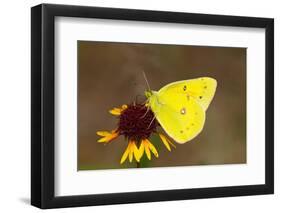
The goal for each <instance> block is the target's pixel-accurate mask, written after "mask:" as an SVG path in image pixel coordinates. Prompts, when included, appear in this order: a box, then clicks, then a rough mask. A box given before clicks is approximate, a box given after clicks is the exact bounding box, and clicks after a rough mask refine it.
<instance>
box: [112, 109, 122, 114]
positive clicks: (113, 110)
mask: <svg viewBox="0 0 281 213" xmlns="http://www.w3.org/2000/svg"><path fill="white" fill-rule="evenodd" d="M121 112H122V110H121V109H119V108H114V109H112V110H109V113H110V114H112V115H120V114H121Z"/></svg>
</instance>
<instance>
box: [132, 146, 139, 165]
mask: <svg viewBox="0 0 281 213" xmlns="http://www.w3.org/2000/svg"><path fill="white" fill-rule="evenodd" d="M133 152H134V156H135V159H136V161H137V162H140V155H139V150H138V147H137V146H136V143H135V142H134V143H133Z"/></svg>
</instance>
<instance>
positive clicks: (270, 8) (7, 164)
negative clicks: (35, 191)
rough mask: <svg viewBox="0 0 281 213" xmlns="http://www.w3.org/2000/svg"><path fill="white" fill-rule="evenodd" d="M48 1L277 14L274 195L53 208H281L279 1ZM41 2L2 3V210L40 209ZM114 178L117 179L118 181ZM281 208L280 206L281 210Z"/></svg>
mask: <svg viewBox="0 0 281 213" xmlns="http://www.w3.org/2000/svg"><path fill="white" fill-rule="evenodd" d="M44 2H45V3H58V4H81V5H92V6H106V7H124V8H136V9H152V10H171V11H183V12H195V13H210V14H226V15H243V16H261V17H273V18H275V61H276V62H275V70H276V72H275V73H276V75H275V82H276V83H275V87H276V88H275V91H276V93H275V108H276V112H275V118H276V119H275V126H276V127H277V128H275V130H276V135H275V136H276V137H275V162H276V164H275V168H276V170H275V171H276V175H275V178H276V182H275V186H276V187H275V195H266V196H250V197H236V198H219V199H204V200H192V201H173V202H161V203H145V204H130V205H112V206H101V207H84V208H72V209H67V210H66V209H58V210H51V212H55V211H56V212H66V211H67V212H74V211H79V212H80V211H81V212H93V211H99V212H111V211H120V212H121V211H122V212H124V213H125V212H133V211H134V212H145V211H149V212H150V211H181V212H216V213H219V212H228V213H231V212H235V213H237V212H265V211H268V212H278V210H277V209H279V208H280V207H281V199H280V198H281V168H280V161H281V150H280V148H281V145H280V144H279V143H280V141H281V131H280V130H279V128H280V127H281V120H280V113H281V110H280V108H281V96H280V90H281V86H280V83H281V74H280V72H279V70H280V68H281V66H280V61H279V60H278V59H279V58H280V53H281V52H280V51H281V46H280V37H281V24H280V22H281V12H280V11H281V7H280V5H279V2H280V1H278V0H276V1H273V0H267V1H257V0H256V1H246V0H232V1H226V0H211V1H202V0H193V1H188V0H185V1H180V0H170V1H164V0H159V1H158V0H150V1H133V0H122V1H121V0H120V1H116V0H115V1H114V0H107V1H102V0H99V1H94V0H80V1H74V0H68V1H66V0H58V1H55V0H53V1H48V0H45V1H44ZM39 3H41V1H37V0H29V1H22V0H19V1H15V0H14V1H12V0H11V1H2V2H1V12H0V15H1V19H0V22H1V25H0V26H1V28H0V29H1V31H0V37H1V39H0V54H1V55H0V56H1V57H0V73H1V77H0V94H1V96H0V97H1V104H0V143H1V149H0V165H1V174H0V202H1V204H0V211H1V212H12V211H18V212H21V213H24V212H39V210H38V209H36V208H34V207H31V206H30V205H29V204H28V203H29V196H30V193H29V191H30V7H31V6H33V5H36V4H39ZM278 84H279V85H278ZM113 181H114V180H113ZM280 209H281V208H280Z"/></svg>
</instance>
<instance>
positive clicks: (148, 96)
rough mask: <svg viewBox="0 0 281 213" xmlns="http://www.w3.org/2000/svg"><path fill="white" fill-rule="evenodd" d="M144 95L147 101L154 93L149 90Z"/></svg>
mask: <svg viewBox="0 0 281 213" xmlns="http://www.w3.org/2000/svg"><path fill="white" fill-rule="evenodd" d="M144 95H145V97H146V98H147V99H149V98H150V97H151V96H152V95H153V92H152V91H151V90H147V91H145V92H144Z"/></svg>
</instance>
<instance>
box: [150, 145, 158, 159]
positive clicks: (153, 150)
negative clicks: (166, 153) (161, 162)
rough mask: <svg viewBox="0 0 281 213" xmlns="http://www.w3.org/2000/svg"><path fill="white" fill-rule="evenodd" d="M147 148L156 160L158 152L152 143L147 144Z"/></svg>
mask: <svg viewBox="0 0 281 213" xmlns="http://www.w3.org/2000/svg"><path fill="white" fill-rule="evenodd" d="M148 147H149V149H150V150H151V152H152V153H153V154H154V155H155V157H157V158H158V152H157V150H156V148H155V146H154V145H153V144H152V143H150V142H149V144H148Z"/></svg>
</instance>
